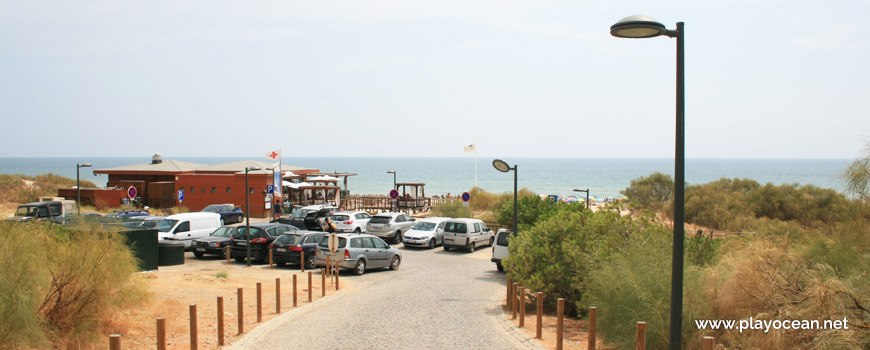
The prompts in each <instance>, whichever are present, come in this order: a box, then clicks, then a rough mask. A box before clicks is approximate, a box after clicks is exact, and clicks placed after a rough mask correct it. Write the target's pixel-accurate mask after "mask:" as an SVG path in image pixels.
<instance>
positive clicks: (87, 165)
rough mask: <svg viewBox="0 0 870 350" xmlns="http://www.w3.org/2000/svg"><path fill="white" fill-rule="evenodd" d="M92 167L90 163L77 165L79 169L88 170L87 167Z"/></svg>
mask: <svg viewBox="0 0 870 350" xmlns="http://www.w3.org/2000/svg"><path fill="white" fill-rule="evenodd" d="M92 166H94V165H93V164H91V163H82V164H79V168H88V167H92Z"/></svg>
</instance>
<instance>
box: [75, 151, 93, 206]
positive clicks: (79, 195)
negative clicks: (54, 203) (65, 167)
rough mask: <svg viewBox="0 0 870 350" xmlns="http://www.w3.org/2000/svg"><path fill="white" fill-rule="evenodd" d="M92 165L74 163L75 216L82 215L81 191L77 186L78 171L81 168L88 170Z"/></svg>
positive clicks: (79, 186)
mask: <svg viewBox="0 0 870 350" xmlns="http://www.w3.org/2000/svg"><path fill="white" fill-rule="evenodd" d="M92 166H93V165H92V164H91V163H82V164H78V163H76V214H79V215H81V213H82V208H81V207H82V189H81V185H79V169H81V168H90V167H92Z"/></svg>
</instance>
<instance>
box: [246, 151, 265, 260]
mask: <svg viewBox="0 0 870 350" xmlns="http://www.w3.org/2000/svg"><path fill="white" fill-rule="evenodd" d="M260 169H261V168H260V167H258V166H256V165H254V166H252V167H245V240H247V241H248V242H247V244H245V261H246V262H247V263H248V267H251V189H250V187H248V172H249V171H251V170H254V171H256V170H260Z"/></svg>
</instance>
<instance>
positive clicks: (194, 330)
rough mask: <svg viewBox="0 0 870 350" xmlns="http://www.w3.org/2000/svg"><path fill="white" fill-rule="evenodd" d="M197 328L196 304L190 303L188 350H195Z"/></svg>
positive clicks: (197, 342)
mask: <svg viewBox="0 0 870 350" xmlns="http://www.w3.org/2000/svg"><path fill="white" fill-rule="evenodd" d="M198 335H199V330H198V329H197V327H196V304H190V350H196V348H197V345H198V344H199V341H198V340H199V339H198Z"/></svg>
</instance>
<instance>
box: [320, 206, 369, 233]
mask: <svg viewBox="0 0 870 350" xmlns="http://www.w3.org/2000/svg"><path fill="white" fill-rule="evenodd" d="M330 219H332V222H333V223H334V224H335V231H336V232H356V233H360V232H366V224H368V223H369V220H371V219H372V216H371V215H369V213H366V212H364V211H340V212H337V213H335V214H332V216H331V217H330Z"/></svg>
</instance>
